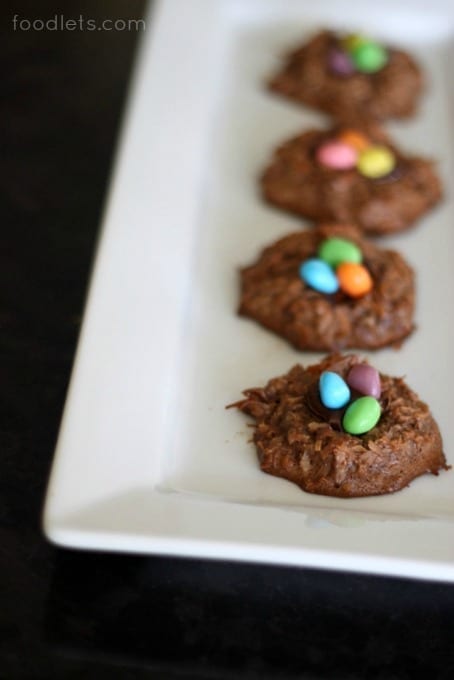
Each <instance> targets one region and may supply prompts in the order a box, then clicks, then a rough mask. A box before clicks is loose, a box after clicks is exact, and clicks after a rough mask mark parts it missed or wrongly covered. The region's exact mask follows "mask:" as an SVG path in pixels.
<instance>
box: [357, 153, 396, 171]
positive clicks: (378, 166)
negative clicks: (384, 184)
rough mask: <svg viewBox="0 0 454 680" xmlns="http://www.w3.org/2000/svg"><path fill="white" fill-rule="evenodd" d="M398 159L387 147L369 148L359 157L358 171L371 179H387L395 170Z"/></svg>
mask: <svg viewBox="0 0 454 680" xmlns="http://www.w3.org/2000/svg"><path fill="white" fill-rule="evenodd" d="M395 165H396V159H395V157H394V154H393V153H392V151H390V150H389V149H387V148H386V146H369V148H368V149H364V151H361V152H360V154H359V157H358V165H357V168H358V171H359V172H360V173H361V174H362V175H364V177H369V178H371V179H378V178H379V177H385V175H389V173H390V172H392V171H393V170H394V167H395Z"/></svg>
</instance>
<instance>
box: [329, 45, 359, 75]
mask: <svg viewBox="0 0 454 680" xmlns="http://www.w3.org/2000/svg"><path fill="white" fill-rule="evenodd" d="M328 68H329V70H330V71H331V72H332V73H334V74H335V75H336V76H351V75H352V74H353V73H355V71H356V69H355V66H354V64H353V62H352V58H351V56H350V55H349V54H348V53H347V52H344V51H343V50H340V49H338V48H336V47H333V48H332V49H331V50H330V51H329V53H328Z"/></svg>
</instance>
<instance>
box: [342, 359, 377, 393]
mask: <svg viewBox="0 0 454 680" xmlns="http://www.w3.org/2000/svg"><path fill="white" fill-rule="evenodd" d="M347 385H348V386H349V387H351V388H352V389H353V390H356V391H357V392H360V393H361V394H364V395H367V396H370V397H375V399H379V398H380V394H381V383H380V374H379V372H378V371H377V369H375V368H374V367H373V366H369V365H368V364H356V366H353V368H351V369H350V372H349V374H348V376H347Z"/></svg>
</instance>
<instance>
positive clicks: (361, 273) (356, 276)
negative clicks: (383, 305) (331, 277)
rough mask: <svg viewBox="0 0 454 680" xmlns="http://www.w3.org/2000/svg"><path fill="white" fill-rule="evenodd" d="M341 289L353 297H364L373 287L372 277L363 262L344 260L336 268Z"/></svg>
mask: <svg viewBox="0 0 454 680" xmlns="http://www.w3.org/2000/svg"><path fill="white" fill-rule="evenodd" d="M336 274H337V280H338V281H339V286H340V288H341V290H343V291H344V293H346V294H347V295H349V296H350V297H353V298H358V297H362V296H363V295H366V293H369V291H371V290H372V287H373V285H374V284H373V281H372V277H371V275H370V274H369V272H368V270H367V269H366V267H364V265H362V264H356V263H355V262H343V263H342V264H340V265H339V266H338V268H337V269H336Z"/></svg>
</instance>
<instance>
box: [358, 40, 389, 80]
mask: <svg viewBox="0 0 454 680" xmlns="http://www.w3.org/2000/svg"><path fill="white" fill-rule="evenodd" d="M351 54H352V59H353V63H354V65H355V66H356V68H357V69H358V71H361V72H362V73H376V72H377V71H379V70H380V69H382V68H383V66H384V65H385V64H386V62H387V61H388V53H387V51H386V50H385V49H384V48H383V47H382V46H381V45H379V44H378V43H375V42H372V41H366V42H363V43H360V44H358V45H356V46H355V47H354V48H353V50H352V52H351Z"/></svg>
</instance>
